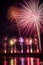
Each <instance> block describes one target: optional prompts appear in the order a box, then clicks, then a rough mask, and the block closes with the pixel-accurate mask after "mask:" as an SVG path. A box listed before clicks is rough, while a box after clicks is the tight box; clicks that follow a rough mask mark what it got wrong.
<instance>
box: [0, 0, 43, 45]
mask: <svg viewBox="0 0 43 65" xmlns="http://www.w3.org/2000/svg"><path fill="white" fill-rule="evenodd" d="M20 2H21V3H23V0H0V37H2V36H4V35H6V36H17V37H19V31H18V28H17V30H15V29H14V28H13V29H12V28H10V26H12V25H14V23H13V22H12V23H11V22H9V21H8V19H7V17H6V15H7V10H8V8H9V7H10V6H12V5H15V6H18V7H19V3H20ZM42 2H43V0H40V3H42ZM41 42H42V44H43V32H42V33H41Z"/></svg>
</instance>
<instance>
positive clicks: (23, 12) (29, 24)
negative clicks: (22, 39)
mask: <svg viewBox="0 0 43 65" xmlns="http://www.w3.org/2000/svg"><path fill="white" fill-rule="evenodd" d="M21 6H22V7H21V9H20V11H19V9H18V8H14V7H10V9H8V19H10V20H11V21H12V20H16V23H17V26H18V29H19V31H20V32H21V33H22V34H24V33H26V34H28V33H29V32H30V34H31V33H33V31H37V35H38V39H39V46H40V49H41V44H40V30H41V28H42V25H43V3H42V4H40V5H39V1H38V0H30V1H29V2H28V1H24V4H21Z"/></svg>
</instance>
